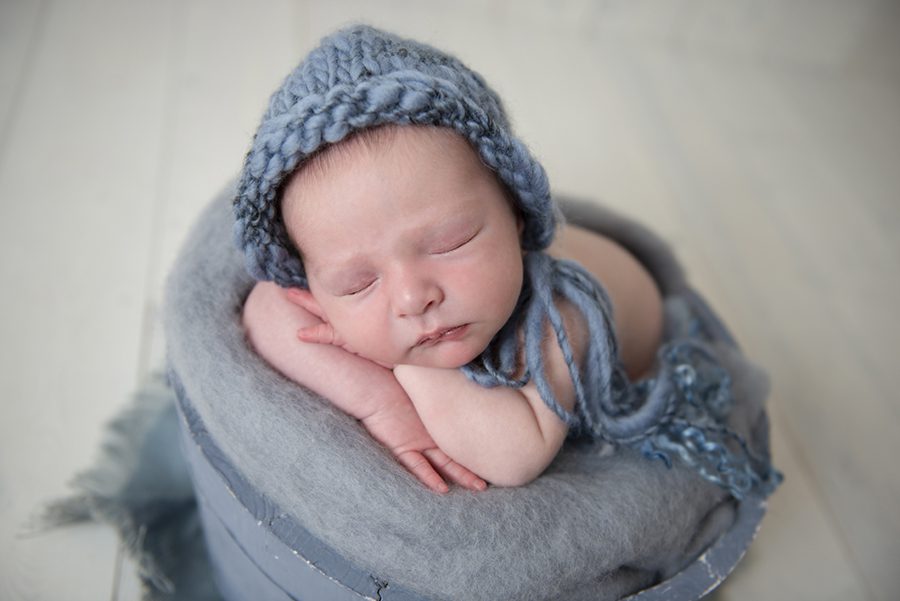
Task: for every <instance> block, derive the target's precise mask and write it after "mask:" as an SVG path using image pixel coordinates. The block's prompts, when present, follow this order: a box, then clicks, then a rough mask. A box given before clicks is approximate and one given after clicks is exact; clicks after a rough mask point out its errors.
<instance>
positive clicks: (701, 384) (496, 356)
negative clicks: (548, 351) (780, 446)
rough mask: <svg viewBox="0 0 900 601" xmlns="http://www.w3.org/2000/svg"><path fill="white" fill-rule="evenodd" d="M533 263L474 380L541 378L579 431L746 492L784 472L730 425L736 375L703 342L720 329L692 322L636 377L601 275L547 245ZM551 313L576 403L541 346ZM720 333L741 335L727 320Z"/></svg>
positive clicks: (505, 382)
mask: <svg viewBox="0 0 900 601" xmlns="http://www.w3.org/2000/svg"><path fill="white" fill-rule="evenodd" d="M524 264H525V282H524V284H523V291H522V294H521V296H520V298H519V302H518V305H517V307H516V310H515V311H514V313H513V317H512V318H511V319H510V320H509V322H508V323H507V324H506V325H505V326H504V327H503V328H502V329H501V330H500V332H499V333H498V334H497V336H495V337H494V340H493V341H491V344H490V345H489V346H488V348H487V349H485V351H484V352H483V353H482V354H481V356H479V357H478V358H477V359H476V360H475V361H473V362H472V363H470V364H469V365H466V366H464V367H463V368H462V370H463V372H464V373H465V374H466V375H467V376H468V377H469V378H470V379H471V380H473V381H474V382H477V383H478V384H480V385H482V386H487V387H493V386H509V387H513V388H521V387H522V386H524V385H525V384H527V383H528V382H530V381H532V380H533V381H534V383H535V386H536V387H537V389H538V392H539V393H540V395H541V398H542V399H543V400H544V402H545V403H546V404H547V406H548V407H549V408H550V409H552V410H553V411H554V413H556V415H557V416H559V418H560V419H561V420H563V421H564V422H565V423H566V424H567V425H568V426H569V433H570V436H573V437H577V436H590V437H592V438H597V439H601V440H603V441H606V442H609V443H612V444H614V445H627V446H630V447H633V448H637V449H639V450H640V451H641V452H643V453H644V455H645V456H647V457H650V458H658V459H661V460H662V461H664V462H665V464H666V465H667V466H671V465H672V458H673V457H678V458H680V459H681V460H682V461H684V462H685V463H686V464H687V465H690V466H691V467H693V468H695V469H696V470H697V471H698V472H699V473H700V475H701V476H703V477H704V478H706V479H707V480H709V481H711V482H713V483H715V484H718V485H719V486H722V487H723V488H725V489H727V490H728V491H729V492H730V493H731V494H732V495H733V496H734V497H735V498H737V499H742V498H744V496H746V495H747V494H748V493H750V492H751V491H753V490H756V492H758V493H760V494H763V495H768V494H769V493H771V492H772V491H773V490H774V488H775V487H776V486H777V485H778V483H779V482H780V481H781V475H780V474H779V473H778V472H777V471H776V470H774V469H773V468H772V466H771V464H770V463H769V462H768V460H767V459H764V458H758V457H756V456H754V455H753V453H751V452H750V450H749V448H748V447H747V444H746V443H745V441H744V440H743V439H742V438H741V437H740V436H739V435H737V434H736V433H734V432H733V431H732V430H730V429H729V428H728V427H727V426H726V420H727V417H728V413H729V411H730V410H731V407H732V404H733V398H732V395H731V388H730V386H731V380H730V377H729V375H728V372H727V371H726V370H725V369H724V368H722V366H721V365H720V364H719V363H718V361H717V360H716V358H715V355H714V354H713V353H712V352H711V351H710V350H708V348H707V347H706V346H705V345H704V340H707V341H709V340H711V338H712V336H714V335H715V333H709V332H704V331H702V329H701V328H700V326H699V322H698V321H696V320H694V321H692V322H689V323H691V324H692V325H691V327H690V328H689V331H687V332H684V333H682V335H681V336H680V337H679V338H677V339H675V340H673V341H670V342H667V343H666V344H665V345H663V346H662V347H661V348H660V350H659V352H658V354H657V366H656V369H655V375H654V376H653V377H650V378H646V379H644V380H641V381H639V382H636V383H631V382H629V380H628V377H627V376H626V374H625V369H624V367H623V366H622V363H621V361H620V359H619V354H618V349H617V344H616V338H615V331H614V326H613V308H612V303H611V302H610V300H609V296H608V294H607V293H606V291H605V290H604V289H603V287H602V286H601V285H600V283H599V282H597V280H596V279H594V278H593V277H592V276H591V274H590V273H588V272H587V271H586V270H585V269H584V268H582V267H581V266H580V265H579V264H578V263H575V262H573V261H568V260H558V259H554V258H553V257H551V256H549V255H547V254H546V253H543V252H530V253H527V254H526V255H525V260H524ZM562 299H564V300H566V301H568V302H570V303H571V304H572V305H574V306H575V307H576V308H577V309H578V310H579V311H580V313H581V315H582V317H583V322H584V325H585V326H586V327H587V329H588V332H589V340H590V344H588V345H587V348H586V349H585V357H584V359H583V361H582V365H581V366H579V365H577V362H576V360H575V357H574V353H573V350H572V345H571V343H570V342H569V339H568V336H567V335H566V331H565V327H564V324H563V319H562V316H561V315H560V312H559V309H558V307H557V305H558V303H559V302H560V300H562ZM547 323H549V324H550V326H551V328H552V330H553V332H554V334H555V337H556V341H557V343H558V344H559V348H560V349H561V350H562V353H563V358H564V359H565V362H566V365H567V367H568V371H569V375H570V377H571V378H572V382H573V384H574V388H575V411H574V413H572V412H569V411H567V410H566V409H564V408H563V407H562V406H560V404H559V402H558V401H557V399H556V397H555V395H554V394H553V390H552V388H551V387H550V384H549V382H548V381H547V376H546V368H545V365H544V355H543V349H542V346H543V345H542V342H543V339H544V333H545V331H546V324H547ZM520 332H521V334H520ZM717 333H718V334H719V336H724V337H725V340H726V341H727V342H730V343H731V344H734V341H733V339H732V338H731V337H730V335H728V334H727V331H726V330H725V329H724V326H722V327H720V328H718V329H717ZM520 358H523V359H524V370H523V369H522V368H521V367H520ZM519 373H521V375H518V374H519Z"/></svg>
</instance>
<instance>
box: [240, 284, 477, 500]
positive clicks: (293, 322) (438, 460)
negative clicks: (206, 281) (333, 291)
mask: <svg viewBox="0 0 900 601" xmlns="http://www.w3.org/2000/svg"><path fill="white" fill-rule="evenodd" d="M242 322H243V325H244V329H245V332H246V333H247V338H248V339H249V341H250V343H251V345H252V346H253V348H254V349H255V350H256V352H257V353H259V355H260V356H262V357H263V358H264V359H265V360H266V361H267V362H268V363H269V364H271V365H272V367H274V368H275V369H276V370H278V371H279V372H281V373H282V374H283V375H284V376H286V377H287V378H289V379H291V380H293V381H295V382H298V383H300V384H303V385H304V386H307V387H308V388H310V389H311V390H313V391H314V392H316V393H318V394H320V395H322V396H323V397H325V398H327V399H329V400H330V401H331V402H332V403H333V404H335V405H336V406H337V407H338V408H340V409H341V410H342V411H344V412H345V413H347V414H349V415H351V416H352V417H355V418H356V419H358V420H360V421H361V422H362V424H363V426H364V427H365V428H366V430H367V431H368V432H369V434H371V435H372V437H373V438H375V439H376V440H377V441H378V442H380V443H381V444H383V445H384V446H386V447H387V448H388V449H389V450H390V451H391V453H393V455H394V456H395V457H396V458H397V460H398V461H399V462H400V463H401V464H402V465H403V466H404V467H406V468H407V469H408V470H409V471H410V472H412V473H413V474H414V475H415V476H416V477H417V478H419V479H420V480H421V481H422V482H423V483H424V484H426V485H427V486H428V487H429V488H431V489H432V490H435V491H437V492H446V490H447V485H446V484H445V482H444V480H443V479H442V478H441V476H444V477H445V478H448V479H450V480H452V481H454V482H456V483H458V484H461V485H463V486H465V487H467V488H471V489H482V488H483V487H484V483H483V482H482V481H481V480H480V479H479V478H477V477H476V476H475V475H474V474H472V473H471V472H469V471H468V470H466V469H465V468H463V467H462V466H460V465H458V464H457V463H456V462H454V461H453V460H451V459H450V458H449V457H448V456H447V455H446V454H445V453H444V452H443V451H442V450H441V449H440V448H438V447H437V445H435V443H434V440H433V439H432V438H431V436H430V435H429V433H428V431H427V430H426V429H425V427H424V426H423V425H422V421H421V419H420V418H419V416H418V414H417V413H416V410H415V408H414V407H413V405H412V403H411V402H410V400H409V397H408V396H407V395H406V392H405V391H404V390H403V388H402V387H401V386H400V385H399V383H398V382H397V380H396V378H395V377H394V374H393V373H392V372H391V371H390V370H389V369H386V368H384V367H381V366H379V365H377V364H375V363H373V362H371V361H369V360H367V359H363V358H362V357H359V356H357V355H353V354H351V353H349V352H347V351H345V350H343V349H341V348H339V347H337V346H332V345H325V344H309V343H304V342H301V341H300V340H298V339H297V337H296V332H297V330H299V329H302V328H306V327H309V326H313V325H316V324H318V323H321V321H320V320H319V319H318V318H317V317H316V316H315V315H313V314H311V313H309V312H308V311H306V310H305V309H303V308H302V307H300V306H298V305H297V304H295V303H293V302H291V301H290V299H289V298H288V293H287V291H286V290H284V289H282V288H280V287H279V286H277V285H276V284H273V283H270V282H261V283H259V284H257V285H256V286H255V287H254V288H253V290H252V291H251V292H250V295H249V296H248V298H247V301H246V302H245V304H244V311H243V314H242Z"/></svg>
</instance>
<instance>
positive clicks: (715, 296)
mask: <svg viewBox="0 0 900 601" xmlns="http://www.w3.org/2000/svg"><path fill="white" fill-rule="evenodd" d="M355 19H364V20H367V21H369V22H372V23H374V24H377V25H382V26H384V27H387V28H390V29H394V30H397V31H399V32H403V33H406V34H408V35H412V36H414V37H418V38H422V39H425V40H429V41H431V42H433V43H435V44H437V45H439V46H441V47H445V48H448V49H452V50H453V51H455V52H456V53H457V54H458V55H460V56H461V57H462V58H463V59H464V60H466V61H467V62H469V63H470V64H472V65H473V66H475V67H476V68H477V69H478V70H479V71H481V72H482V73H483V74H484V75H485V76H486V77H487V79H488V80H489V81H491V82H492V83H493V84H494V85H495V87H496V88H497V89H498V90H499V91H500V92H501V94H502V95H503V96H504V97H505V98H506V101H507V104H508V108H509V110H510V112H511V114H512V116H513V118H514V120H515V122H516V124H517V127H518V131H519V133H520V134H521V136H522V137H523V138H524V139H525V140H527V141H528V143H529V144H530V146H531V147H532V148H533V150H534V151H535V152H536V153H537V155H538V156H540V157H541V159H542V160H543V162H544V164H545V166H546V168H547V170H548V172H549V174H550V177H551V181H552V182H553V185H554V188H555V189H556V190H557V191H561V192H569V193H575V194H580V195H584V196H589V197H592V198H597V199H602V200H603V201H604V202H606V203H608V204H611V205H613V206H615V207H617V208H618V209H620V210H622V211H625V212H627V213H629V214H631V215H634V216H637V217H639V218H640V219H642V220H644V221H645V222H646V223H648V224H650V225H652V226H653V227H655V228H656V229H658V230H659V231H660V232H662V233H663V234H664V235H665V236H666V237H668V238H669V239H670V240H671V241H672V243H673V245H674V247H675V249H676V251H677V252H678V253H679V255H680V256H681V257H682V259H683V260H684V262H685V263H686V265H687V267H688V270H689V272H690V274H691V275H692V277H693V279H694V281H695V283H696V284H697V286H698V287H699V288H700V289H701V290H703V291H704V292H705V293H706V294H707V295H708V296H709V297H710V299H711V300H712V301H713V304H714V305H715V306H716V307H717V308H718V309H719V310H720V312H721V313H723V314H724V316H725V317H726V318H727V320H728V321H729V322H730V323H731V324H732V325H733V328H734V330H735V332H736V334H737V335H738V338H739V339H740V340H741V342H742V343H743V345H744V346H745V348H746V350H747V352H748V353H749V354H750V355H751V356H753V357H755V358H756V359H758V361H760V362H761V363H763V364H764V365H765V366H766V367H767V368H768V369H769V371H770V373H771V375H772V377H773V383H774V393H773V397H772V399H771V416H772V421H773V426H774V431H773V435H774V441H773V443H774V452H775V458H776V462H777V464H778V466H779V467H781V468H782V469H783V470H784V472H785V473H786V475H787V481H786V482H785V484H784V485H783V487H782V488H781V489H780V490H779V491H778V493H777V494H776V495H775V496H774V498H773V499H772V501H771V509H770V514H769V516H768V517H767V519H766V521H765V523H764V526H763V529H762V531H761V533H760V535H759V538H758V540H757V542H756V543H755V545H754V547H753V549H752V550H751V552H750V554H749V555H748V557H747V558H746V560H745V561H744V563H743V564H742V565H741V567H740V568H739V570H738V572H737V573H736V574H735V575H734V577H733V578H731V579H730V580H729V582H728V583H727V584H726V585H725V586H724V587H723V588H722V589H721V591H720V592H719V593H718V594H717V599H720V600H728V601H738V600H756V599H792V600H802V599H810V600H817V601H823V600H846V599H860V600H870V601H894V600H896V599H898V598H900V570H898V568H900V468H898V467H897V463H896V462H897V458H898V457H900V397H898V394H897V391H898V389H900V375H898V373H900V365H898V361H897V355H896V354H895V353H896V350H895V349H896V347H895V346H894V345H895V344H898V343H900V319H898V313H897V307H898V305H900V278H898V277H897V275H898V274H897V271H898V270H897V266H898V264H900V261H898V260H900V242H898V232H900V42H898V40H900V4H898V3H896V2H891V1H887V0H885V1H879V0H864V1H863V0H843V1H842V0H817V1H813V0H794V1H777V0H729V1H725V0H659V1H652V0H641V1H637V0H606V1H603V2H601V1H600V0H596V1H591V0H580V1H575V0H572V1H568V2H550V1H549V0H545V1H541V0H530V1H527V2H522V1H514V0H494V1H490V2H478V1H476V0H465V1H461V2H453V3H451V2H438V1H436V2H430V1H423V0H415V1H413V0H410V1H399V0H398V1H395V2H380V3H376V2H367V1H363V0H360V1H358V2H348V1H336V0H331V1H329V2H318V3H316V2H312V1H306V2H301V1H291V0H272V1H269V2H253V3H250V2H242V1H240V0H227V1H226V0H157V1H154V2H146V1H137V0H135V1H113V0H106V1H104V0H83V1H78V0H69V1H63V0H59V1H57V2H52V1H49V0H45V1H29V0H0V281H2V282H3V289H4V290H5V292H4V293H3V298H2V300H0V307H2V311H0V341H2V342H0V599H3V600H7V599H9V600H16V601H17V600H25V599H29V600H32V599H34V600H57V599H71V600H81V599H84V600H91V601H96V600H106V599H110V600H112V601H117V600H121V601H133V600H135V599H137V598H138V591H137V586H136V582H135V577H134V574H133V568H132V567H131V565H130V564H129V563H128V562H127V561H122V560H121V557H120V552H119V549H118V546H117V541H116V540H115V537H114V536H113V535H112V533H111V531H109V530H108V529H106V528H104V527H101V526H83V527H76V528H71V529H67V530H62V531H56V532H51V533H48V534H45V535H41V536H28V537H25V536H23V535H22V534H21V533H22V530H23V524H24V523H25V522H26V520H27V519H28V516H29V515H30V514H31V513H32V512H33V511H34V510H35V508H36V506H37V505H38V504H39V503H40V502H41V501H43V500H46V499H49V498H53V497H56V496H58V495H61V494H63V493H64V492H65V482H66V480H67V479H68V478H69V477H70V476H71V475H72V474H74V473H75V472H76V471H77V470H79V469H80V468H82V467H84V466H86V465H87V464H89V462H90V461H91V459H92V457H93V453H94V450H95V449H96V448H97V445H98V443H99V435H100V432H101V428H102V425H103V423H104V421H105V420H107V419H108V418H109V417H110V416H112V415H113V414H114V413H115V412H116V410H117V409H118V408H119V407H120V406H121V404H122V403H123V402H124V400H125V399H126V397H127V395H128V394H129V392H130V391H131V390H132V389H133V388H134V387H135V385H136V383H137V382H138V381H139V379H140V378H141V376H142V375H143V374H145V373H146V372H147V371H148V370H149V369H151V368H153V367H154V366H156V365H158V364H159V363H160V360H161V356H162V352H163V349H162V347H163V342H162V340H161V338H160V336H159V329H158V315H157V309H158V306H159V300H160V291H161V285H162V281H163V278H164V276H165V273H166V271H167V268H168V266H169V264H170V262H171V261H172V259H173V257H174V254H175V252H176V250H177V247H178V245H179V243H180V241H181V240H182V237H183V236H184V234H185V231H186V229H187V227H188V226H189V225H190V223H191V221H192V220H193V218H194V216H195V215H196V214H197V212H198V211H199V209H200V207H201V206H202V205H203V204H204V203H205V202H206V201H207V199H209V198H210V197H211V196H212V194H213V193H215V192H216V190H217V189H218V188H219V187H220V186H221V185H222V184H223V183H224V182H225V181H226V180H227V179H228V178H229V177H230V176H231V175H232V174H234V173H235V172H236V171H237V170H238V168H239V166H240V163H241V160H242V158H243V154H244V152H245V150H246V148H247V145H248V144H249V140H250V136H251V134H252V132H253V129H254V127H255V124H256V121H257V119H258V117H259V115H260V114H261V111H262V109H263V107H264V104H265V102H266V100H267V97H268V94H269V93H270V92H271V91H272V90H273V89H274V87H275V86H276V85H277V84H278V82H279V81H280V79H281V78H282V77H283V76H284V74H285V73H286V72H287V70H288V69H289V68H290V67H291V66H293V64H294V63H295V61H296V60H297V59H298V58H299V56H300V55H301V54H302V53H303V52H304V51H305V50H307V49H309V48H310V47H311V46H312V45H313V44H314V43H315V41H316V40H318V39H319V38H320V37H321V36H323V35H324V34H326V33H327V32H329V31H330V30H332V29H333V28H334V27H335V26H337V25H339V24H344V23H347V22H349V21H351V20H355Z"/></svg>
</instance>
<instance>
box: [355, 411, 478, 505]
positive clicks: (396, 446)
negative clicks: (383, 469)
mask: <svg viewBox="0 0 900 601" xmlns="http://www.w3.org/2000/svg"><path fill="white" fill-rule="evenodd" d="M361 421H362V424H363V426H364V427H365V428H366V430H367V431H368V432H369V434H370V435H371V436H372V438H374V439H375V440H377V441H378V442H380V443H381V444H383V445H384V446H386V447H387V448H388V449H389V450H390V451H391V453H392V454H393V455H394V457H396V458H397V461H399V462H400V464H401V465H403V467H405V468H406V469H407V470H409V471H410V473H412V475H414V476H415V477H416V478H418V479H419V480H420V481H421V482H422V483H423V484H425V486H427V487H428V488H430V489H431V490H433V491H435V492H438V493H445V492H447V491H448V488H447V484H446V483H445V481H444V480H445V479H446V480H449V481H451V482H455V483H457V484H459V485H460V486H463V487H465V488H468V489H469V490H485V489H486V488H487V483H485V481H484V480H482V479H481V478H479V477H478V476H476V475H475V474H473V473H472V472H471V471H469V470H468V469H466V468H465V467H463V466H462V465H460V464H459V463H457V462H455V461H453V460H452V459H450V457H448V456H447V454H446V453H444V451H442V450H441V449H439V448H438V446H437V444H436V443H435V442H434V439H432V438H431V435H430V434H429V433H428V431H427V430H426V429H425V426H424V425H422V420H421V419H420V418H419V414H418V413H416V409H415V407H413V405H412V403H411V402H409V399H404V402H401V403H392V404H390V405H389V406H386V407H382V408H380V409H379V410H377V411H376V412H375V413H373V414H372V415H370V416H369V417H367V418H364V419H362V420H361Z"/></svg>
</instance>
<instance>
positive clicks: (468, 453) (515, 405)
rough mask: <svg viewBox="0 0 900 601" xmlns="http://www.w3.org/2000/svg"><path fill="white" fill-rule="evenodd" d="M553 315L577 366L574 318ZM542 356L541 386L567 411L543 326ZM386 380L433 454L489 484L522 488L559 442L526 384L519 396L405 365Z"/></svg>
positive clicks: (560, 429)
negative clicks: (400, 391)
mask: <svg viewBox="0 0 900 601" xmlns="http://www.w3.org/2000/svg"><path fill="white" fill-rule="evenodd" d="M560 312H561V314H562V315H563V319H564V322H565V326H566V331H567V333H568V335H569V340H570V341H571V343H572V348H573V351H574V353H575V358H576V360H577V361H579V362H580V360H581V357H582V356H583V353H584V350H585V346H586V344H587V337H586V335H585V328H584V327H581V323H582V321H581V320H582V317H581V315H580V314H579V313H578V312H577V311H576V310H575V309H573V308H572V307H571V306H570V305H569V304H568V303H564V302H562V303H561V304H560ZM543 351H544V358H545V366H546V369H547V380H548V382H549V383H550V386H551V388H552V389H553V392H554V394H555V396H556V399H557V400H558V401H559V403H560V405H562V406H563V407H564V408H565V409H566V410H568V411H571V410H572V408H573V407H574V405H575V391H574V387H573V385H572V380H571V378H570V376H569V373H568V368H567V366H566V363H565V360H564V358H563V355H562V351H560V349H559V346H558V344H557V342H556V338H555V336H554V335H553V334H552V333H551V332H550V328H549V326H548V332H547V336H545V338H544V348H543ZM394 374H395V375H396V376H397V379H398V380H399V381H400V384H402V385H403V388H404V389H405V390H406V392H407V394H409V397H410V399H412V402H413V404H414V405H415V406H416V410H417V411H418V412H419V415H420V416H421V418H422V421H423V422H424V423H425V427H426V428H427V429H428V431H429V432H430V433H431V435H432V437H433V438H434V440H435V441H436V442H437V443H438V444H439V445H440V447H441V448H442V449H444V450H445V451H446V452H447V454H448V455H450V456H451V457H453V458H454V459H455V460H456V461H458V462H459V463H461V464H462V465H464V466H466V467H467V468H469V469H470V470H472V471H473V472H475V473H476V474H478V475H479V476H481V477H482V478H484V479H485V480H487V481H489V482H491V483H493V484H496V485H499V486H520V485H522V484H527V483H528V482H530V481H531V480H533V479H535V478H536V477H537V476H539V475H540V474H541V472H543V471H544V469H545V468H546V467H547V466H548V465H549V464H550V462H551V461H553V458H554V457H555V456H556V454H557V453H558V452H559V449H560V447H562V445H563V442H565V439H566V434H567V432H568V429H567V427H566V424H565V423H564V422H563V421H562V420H561V419H560V418H559V417H557V416H556V414H554V413H553V412H552V411H551V410H550V409H549V408H548V407H547V405H546V404H545V403H544V401H543V399H541V396H540V394H539V393H538V391H537V388H536V387H535V385H534V384H533V383H532V384H528V385H527V386H525V387H523V388H522V389H520V390H517V389H514V388H507V387H503V386H499V387H496V388H484V387H482V386H480V385H478V384H475V383H474V382H472V381H471V380H469V379H468V378H467V377H466V376H465V375H464V374H463V373H462V372H461V371H460V370H458V369H452V370H447V369H435V368H425V367H416V366H409V365H401V366H397V367H396V368H395V369H394Z"/></svg>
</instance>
